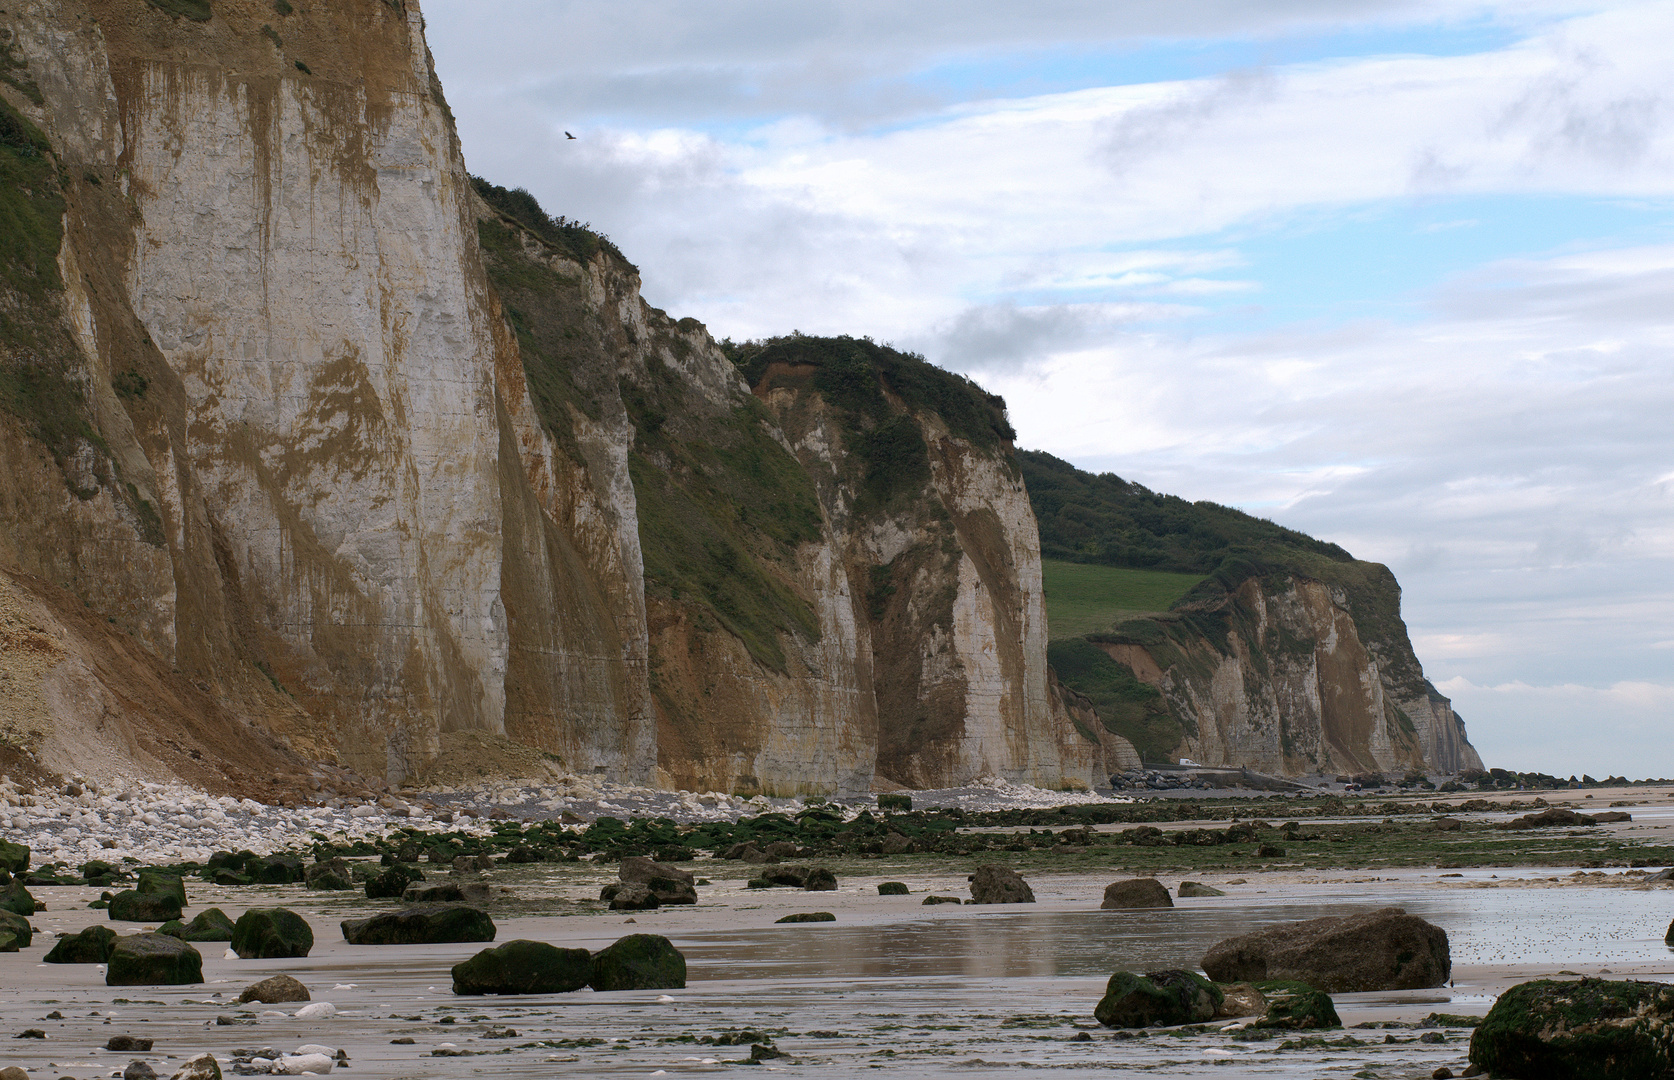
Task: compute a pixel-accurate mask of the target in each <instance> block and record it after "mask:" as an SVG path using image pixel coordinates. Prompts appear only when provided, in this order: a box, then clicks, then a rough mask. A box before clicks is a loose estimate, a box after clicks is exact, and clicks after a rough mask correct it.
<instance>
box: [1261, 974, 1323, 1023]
mask: <svg viewBox="0 0 1674 1080" xmlns="http://www.w3.org/2000/svg"><path fill="white" fill-rule="evenodd" d="M1256 990H1257V991H1259V992H1260V993H1261V995H1262V997H1264V998H1266V999H1267V1008H1266V1009H1265V1010H1264V1011H1263V1012H1262V1014H1261V1019H1260V1020H1257V1021H1256V1022H1255V1025H1254V1026H1255V1027H1258V1028H1278V1029H1280V1030H1283V1031H1318V1030H1321V1029H1324V1028H1334V1027H1342V1026H1343V1022H1342V1020H1341V1019H1339V1018H1338V1016H1337V1006H1336V1004H1335V1003H1333V1002H1332V1000H1331V995H1330V994H1327V993H1326V992H1325V991H1324V990H1320V989H1318V988H1316V987H1312V986H1309V985H1308V984H1307V983H1299V982H1264V983H1260V984H1258V985H1257V986H1256Z"/></svg>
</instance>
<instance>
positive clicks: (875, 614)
mask: <svg viewBox="0 0 1674 1080" xmlns="http://www.w3.org/2000/svg"><path fill="white" fill-rule="evenodd" d="M422 31H423V20H422V17H421V15H420V12H419V8H418V5H417V4H416V3H415V2H414V0H405V2H403V0H332V2H330V3H326V2H318V3H310V4H306V5H303V4H297V5H294V6H293V5H289V4H275V3H273V2H272V0H143V2H142V0H24V2H21V3H18V4H14V5H10V6H8V8H7V9H6V10H5V11H4V12H0V47H3V48H4V50H5V51H4V58H3V62H0V69H3V70H0V97H3V98H4V101H5V104H4V106H3V107H0V170H3V171H4V172H5V174H6V175H5V180H6V181H7V183H6V185H5V190H4V191H3V192H0V200H3V201H4V203H5V205H4V206H0V210H3V211H5V221H6V224H5V225H4V228H3V231H4V232H5V234H6V235H5V236H4V237H3V239H5V240H6V242H7V243H6V247H5V251H4V252H3V253H0V254H3V255H4V266H0V314H3V316H4V327H3V330H4V333H0V352H3V355H0V405H3V406H4V407H3V409H0V526H3V527H0V575H4V581H3V582H0V585H5V586H6V588H7V589H9V590H11V593H8V594H7V595H12V594H14V593H15V595H17V596H19V597H23V598H25V600H26V601H27V603H26V604H25V608H26V609H27V610H39V611H41V612H43V613H44V614H42V615H41V616H40V617H39V618H38V619H36V620H35V622H36V623H42V624H43V626H44V627H45V631H44V633H45V636H41V635H39V634H36V633H35V631H36V630H38V629H42V627H37V626H35V625H34V624H33V623H29V620H27V619H25V620H24V623H25V624H27V625H24V624H20V629H19V630H18V631H17V634H16V635H15V636H16V639H17V640H18V641H29V642H36V641H37V640H38V641H43V642H45V641H49V640H50V641H52V642H57V644H55V645H52V648H50V649H49V648H47V647H46V646H45V645H42V646H41V649H42V650H43V651H41V652H40V655H41V656H52V657H59V659H58V660H56V661H54V662H53V663H47V662H46V661H44V660H42V661H40V662H38V663H37V662H34V661H31V663H29V664H23V663H21V662H19V661H18V655H17V654H16V653H13V654H11V655H9V656H8V657H7V658H6V661H5V663H4V664H0V667H4V668H5V669H6V670H5V671H3V672H0V675H5V674H6V672H10V671H11V669H12V668H16V669H17V670H16V672H15V679H16V680H17V682H16V685H18V686H23V687H25V688H26V689H27V693H26V695H25V696H26V697H28V698H29V699H30V701H29V702H27V703H25V705H22V706H18V707H17V708H15V709H13V710H12V712H9V713H7V714H6V715H7V716H11V717H13V719H15V720H16V723H11V724H10V726H8V727H7V729H6V731H5V739H6V741H7V743H8V745H10V746H12V747H14V748H15V747H22V748H24V749H27V750H30V751H32V752H34V753H36V756H37V757H39V758H40V759H41V760H50V761H51V762H52V763H53V766H52V767H54V768H60V769H82V770H91V769H92V768H93V763H91V762H90V761H89V760H88V759H87V758H86V755H85V754H84V753H83V749H82V745H81V743H80V742H79V741H78V739H77V738H76V737H75V736H74V733H75V732H77V731H82V730H85V729H86V728H87V726H88V724H90V723H93V724H94V725H95V726H100V727H105V726H108V727H109V728H110V729H111V730H112V731H116V732H119V733H120V734H121V738H118V739H117V740H116V742H117V743H122V742H123V740H126V741H127V743H128V744H135V740H136V739H139V738H140V736H141V735H142V734H144V733H146V732H151V731H154V730H157V729H159V727H160V726H163V727H167V726H168V725H170V724H184V719H183V718H184V717H185V716H186V714H188V713H196V714H198V715H199V717H200V718H203V717H207V719H204V720H203V723H209V724H211V725H212V726H215V732H216V733H215V734H214V735H213V737H211V736H210V735H209V734H206V733H202V732H200V736H198V737H195V738H198V741H199V742H200V743H201V746H190V747H189V748H188V749H189V750H192V751H196V752H197V753H198V755H199V756H198V757H196V758H192V760H194V761H199V762H200V763H201V767H202V768H203V769H209V770H212V771H213V770H215V769H218V770H219V771H220V772H219V775H221V776H222V778H223V780H225V781H226V782H229V783H231V782H237V781H238V778H239V777H243V776H246V775H248V774H249V772H250V769H251V767H252V761H249V760H243V759H239V758H238V754H237V753H235V749H236V747H238V746H246V747H248V746H259V747H262V748H263V749H261V751H260V753H259V754H258V755H257V760H258V761H259V760H260V759H261V758H262V757H263V756H265V758H266V759H267V760H268V761H269V762H270V765H271V768H272V769H274V770H280V769H289V768H295V767H298V765H297V763H298V762H301V761H303V760H304V759H323V760H327V761H336V762H340V763H342V764H344V765H346V766H349V767H351V768H353V769H355V770H358V771H359V772H360V773H362V774H365V775H368V776H375V777H383V778H387V779H389V780H391V781H396V780H400V779H403V778H406V777H411V776H415V775H419V774H422V772H423V771H424V769H425V768H426V767H427V766H428V765H429V764H430V763H431V762H433V761H434V760H435V759H436V758H437V756H438V755H439V754H440V753H442V752H444V750H445V748H446V747H447V746H448V745H449V738H450V736H454V735H458V734H461V733H488V734H489V735H493V736H503V737H505V738H508V739H510V740H514V741H516V742H520V743H523V744H527V745H530V746H534V747H537V748H539V749H541V750H544V751H546V752H547V753H549V754H550V755H552V756H553V757H554V758H556V759H557V760H558V761H560V762H561V763H562V764H563V766H564V767H566V768H569V769H572V770H576V771H587V772H593V773H600V774H604V775H607V776H609V777H611V778H614V779H620V780H626V781H634V782H655V783H661V784H667V785H679V786H703V787H726V788H732V789H738V790H746V791H748V790H762V791H776V792H793V791H809V792H814V791H834V790H864V789H866V788H869V787H871V786H872V785H873V784H874V783H883V784H886V785H887V784H888V783H891V782H893V783H901V784H910V785H915V786H925V785H939V784H957V783H962V782H964V781H966V780H969V779H973V778H976V777H979V776H985V775H991V776H998V777H1006V778H1010V779H1016V780H1027V781H1030V782H1034V783H1040V784H1049V785H1081V784H1085V783H1086V782H1088V780H1089V779H1090V778H1091V777H1092V776H1093V775H1094V774H1095V772H1096V771H1097V770H1096V769H1095V768H1094V763H1095V762H1094V759H1095V757H1096V756H1098V755H1099V754H1100V753H1101V751H1100V749H1099V747H1098V746H1097V745H1096V744H1095V743H1094V742H1092V741H1089V740H1088V739H1087V738H1086V737H1083V736H1082V735H1080V734H1078V733H1077V731H1076V729H1075V725H1074V723H1073V722H1072V720H1071V718H1070V716H1069V714H1068V712H1067V711H1066V709H1065V707H1064V705H1063V702H1062V699H1061V697H1060V695H1059V694H1058V693H1057V692H1056V691H1055V690H1054V688H1053V685H1052V683H1051V680H1050V676H1049V672H1048V670H1047V667H1046V659H1045V644H1046V632H1045V617H1044V610H1043V608H1042V606H1041V590H1040V568H1039V545H1038V538H1037V536H1036V533H1035V525H1034V519H1033V517H1032V515H1031V513H1030V510H1029V506H1028V502H1027V498H1026V496H1025V493H1024V491H1023V486H1022V483H1021V481H1020V479H1019V477H1018V475H1017V473H1016V469H1015V466H1014V465H1013V464H1012V463H1011V457H1010V455H1011V450H1010V446H1009V441H1008V440H1009V431H1008V432H1005V433H1004V437H1000V433H999V432H998V431H997V429H993V427H992V424H991V425H990V430H988V431H987V433H986V434H984V433H983V432H981V431H975V429H968V428H966V427H963V426H961V425H962V423H963V421H962V420H961V417H962V416H963V413H962V412H961V411H960V410H962V409H968V408H970V407H972V402H973V401H975V400H976V399H975V398H972V397H971V395H972V394H980V392H977V391H975V390H974V388H971V387H967V386H965V385H964V384H963V383H962V381H961V380H957V379H955V378H954V377H952V376H948V375H946V374H945V373H941V372H936V371H935V370H934V369H932V368H929V367H928V365H924V364H922V362H920V361H912V363H907V361H908V360H911V358H901V357H899V355H898V354H894V355H892V356H887V357H883V362H879V361H878V357H877V356H874V357H873V361H874V362H873V363H872V366H871V367H870V368H869V369H868V371H866V372H861V371H859V369H855V370H851V371H849V374H850V375H851V376H853V377H854V378H855V379H859V380H860V381H859V382H855V383H854V385H852V386H850V387H849V390H851V391H855V392H857V393H862V394H863V396H865V397H866V402H865V403H863V404H864V407H863V408H862V409H861V410H860V411H859V412H857V411H856V409H855V408H854V403H853V402H848V403H847V404H845V403H844V402H843V401H832V400H830V398H831V395H830V394H829V393H826V392H822V391H820V390H819V389H818V388H808V387H799V386H797V385H794V382H795V380H794V379H793V380H790V381H789V382H786V381H783V380H779V379H778V377H777V376H775V377H774V378H770V379H763V380H757V381H755V382H752V381H751V380H747V379H746V378H745V377H744V376H743V374H742V373H741V370H740V365H739V364H738V363H735V361H739V360H741V358H740V357H737V356H731V357H729V356H728V355H726V354H725V353H724V352H723V351H722V349H721V348H720V347H719V346H718V345H717V344H716V343H715V342H714V341H713V340H712V339H711V338H710V337H709V335H708V334H707V332H706V331H705V330H704V329H703V327H701V326H700V325H698V324H696V323H695V322H692V321H691V320H681V321H675V320H673V319H671V318H669V317H668V316H666V315H664V314H663V313H662V312H659V311H657V310H655V309H653V308H651V307H649V305H647V304H646V303H645V302H644V301H643V300H642V299H641V298H640V296H639V291H638V285H639V282H638V276H637V273H636V272H635V271H634V269H633V267H632V266H631V265H629V264H628V263H627V262H626V261H625V260H624V259H622V257H621V256H620V253H618V252H616V251H615V249H614V248H613V247H611V246H610V245H609V243H608V242H607V241H603V240H602V239H601V238H599V237H598V236H596V235H595V234H593V233H591V232H589V231H587V230H585V229H580V228H576V227H574V226H571V225H568V224H566V223H563V222H553V221H552V220H551V219H549V218H547V217H546V216H545V215H544V214H543V213H540V212H539V210H538V208H535V207H532V200H530V201H529V204H528V205H526V204H525V203H524V202H521V201H519V193H515V192H505V191H503V189H497V188H493V187H492V186H491V185H486V184H482V183H473V181H472V180H471V178H470V177H469V175H468V173H467V172H466V169H465V167H464V163H463V161H462V160H461V157H460V153H459V149H458V144H457V139H456V137H455V133H454V131H453V126H452V119H451V116H450V114H449V113H448V110H447V106H446V102H445V100H444V98H443V96H442V93H441V88H440V84H439V83H438V81H437V79H436V76H435V73H434V71H433V69H432V65H431V61H430V57H429V53H428V50H427V49H426V47H425V44H424V38H423V32H422ZM869 355H870V354H869ZM878 355H879V356H882V354H878ZM903 365H905V366H903ZM816 366H818V365H816ZM891 372H897V373H899V372H907V373H909V374H910V375H911V376H912V378H913V379H916V380H919V381H921V382H922V381H923V380H929V383H930V384H933V385H934V386H936V387H939V388H940V390H938V391H937V393H936V394H932V395H931V396H929V397H922V396H921V397H918V398H912V399H911V400H908V399H903V398H902V396H901V392H902V388H903V386H904V385H905V384H901V385H897V383H898V382H899V379H895V380H894V381H892V375H891ZM868 378H869V379H870V382H869V383H867V384H866V385H865V386H861V383H863V382H865V380H866V379H868ZM914 385H917V384H916V383H915V384H914ZM857 387H858V388H859V389H856V388H857ZM948 394H951V395H952V396H946V395H948ZM961 395H963V396H961ZM857 400H858V399H857ZM984 408H986V409H987V411H988V413H989V414H991V415H990V419H993V418H995V417H997V418H998V419H997V423H999V424H1001V425H1003V413H1002V412H1001V411H1000V406H999V405H998V403H997V402H991V403H988V404H987V405H986V406H984ZM880 410H881V411H880ZM973 431H975V434H974V435H973ZM879 432H881V433H882V434H881V435H879V438H878V439H873V435H876V434H878V433H879ZM857 439H858V440H860V442H861V443H864V444H865V447H864V453H860V454H859V456H857V451H856V446H857V442H856V440H857ZM879 447H882V450H880V449H879ZM902 447H905V448H906V449H907V450H909V451H911V454H910V455H909V456H910V457H911V460H905V461H903V462H901V463H894V462H892V461H891V460H890V459H889V458H888V453H889V452H890V451H891V450H892V449H894V450H899V449H901V448H902ZM879 453H883V454H884V456H883V457H878V456H877V455H878V454H879ZM868 455H871V456H868ZM895 464H900V465H901V469H900V470H897V469H895V468H894V465H895ZM897 472H900V474H901V475H900V476H897V475H896V473H897ZM867 485H872V487H873V488H875V489H876V491H873V492H872V494H873V495H875V496H876V497H869V495H868V490H867ZM880 492H881V494H879V493H880ZM869 498H870V501H868V500H869ZM19 603H24V601H23V600H20V601H19ZM71 615H74V616H75V619H76V620H85V619H87V618H92V619H93V620H94V621H95V622H98V621H99V620H102V624H101V625H102V627H103V629H101V630H100V631H99V634H97V635H96V634H93V633H92V631H91V630H89V629H88V628H87V627H85V626H82V624H81V622H75V623H74V626H72V625H71V622H72V621H73V620H70V616H71ZM49 616H50V618H49ZM46 624H51V625H46ZM53 626H61V627H63V628H66V629H62V632H58V631H53V630H52V627H53ZM72 631H73V632H72ZM101 635H103V636H101ZM95 638H97V639H98V640H97V642H95V641H94V639H95ZM77 642H80V643H82V644H80V645H77V644H76V643H77ZM89 642H93V644H89ZM78 648H80V649H83V650H94V651H98V652H99V655H100V656H101V657H103V658H104V660H105V661H108V662H101V663H99V664H84V665H82V667H81V668H79V669H78V671H80V674H78V675H77V678H78V679H80V680H81V682H80V683H79V684H78V685H84V687H85V686H92V689H89V690H88V691H87V692H85V693H80V694H65V693H57V692H52V691H51V687H52V686H54V685H58V683H55V681H54V680H58V681H59V682H62V681H63V680H64V679H66V678H68V676H67V675H66V674H65V672H66V671H68V670H69V669H68V668H66V667H65V664H66V663H68V660H67V659H65V658H66V657H69V656H70V655H71V654H73V653H74V652H75V651H76V650H77V649H78ZM54 649H57V650H59V651H58V652H54V651H53V650H54ZM7 665H10V666H7ZM141 673H143V674H144V675H145V677H146V678H148V679H152V680H154V681H155V680H161V683H163V684H167V687H168V692H167V693H159V694H156V695H152V696H151V697H149V698H148V699H147V700H146V701H145V702H136V701H134V700H133V699H132V696H131V695H125V694H123V693H119V692H118V691H119V689H120V687H121V684H123V683H124V682H125V681H127V680H129V679H131V678H137V677H138V675H139V674H141ZM7 677H9V678H10V677H13V676H12V675H7ZM92 684H97V685H96V686H93V685H92ZM189 729H190V725H187V726H186V727H183V728H181V730H189ZM241 733H242V734H241ZM264 733H270V734H271V736H272V739H274V740H277V742H274V741H264V740H265V739H267V734H264ZM223 736H225V737H223ZM182 745H185V744H182ZM181 752H182V753H187V750H182V751H181ZM108 756H109V755H107V757H108ZM118 756H120V755H118ZM153 757H155V755H153ZM157 760H158V761H159V762H162V763H161V764H159V765H158V766H157V767H158V768H174V767H175V766H171V765H169V764H168V763H167V762H163V761H162V759H161V758H158V759H157ZM106 766H109V767H113V768H114V767H117V766H116V765H114V764H112V763H110V762H109V761H105V760H104V759H101V762H100V767H101V768H103V767H106ZM255 767H256V768H257V769H258V770H259V765H256V766H255ZM180 768H184V766H180ZM176 771H179V769H177V770H176Z"/></svg>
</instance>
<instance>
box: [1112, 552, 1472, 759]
mask: <svg viewBox="0 0 1674 1080" xmlns="http://www.w3.org/2000/svg"><path fill="white" fill-rule="evenodd" d="M1364 565H1368V566H1369V565H1370V564H1364ZM1375 569H1377V570H1382V568H1381V567H1378V568H1375ZM1382 572H1383V574H1385V575H1386V574H1387V571H1382ZM1389 584H1390V585H1393V581H1392V580H1391V581H1390V583H1389ZM1396 595H1397V596H1398V595H1399V594H1398V591H1397V593H1396ZM1362 624H1370V625H1371V626H1372V627H1374V628H1378V629H1383V630H1384V633H1383V634H1382V635H1379V636H1373V637H1371V638H1370V640H1368V637H1367V636H1366V634H1365V627H1364V626H1363V625H1362ZM1394 624H1395V625H1394V627H1385V626H1383V625H1382V623H1381V622H1379V621H1377V620H1374V619H1371V618H1362V619H1361V620H1357V619H1356V618H1355V614H1354V611H1353V603H1352V600H1351V598H1350V596H1349V595H1348V593H1347V592H1346V591H1345V590H1344V589H1342V588H1338V587H1333V586H1331V585H1328V584H1326V583H1324V582H1322V581H1318V580H1314V579H1310V578H1305V577H1300V576H1297V575H1269V576H1265V577H1252V578H1248V579H1246V580H1244V581H1242V582H1241V583H1239V584H1237V585H1236V586H1235V587H1234V588H1233V589H1231V590H1230V591H1228V592H1226V593H1225V594H1224V595H1223V596H1221V597H1218V598H1212V599H1206V600H1200V601H1196V602H1190V603H1186V604H1183V605H1181V606H1180V607H1178V608H1177V609H1176V611H1175V612H1173V613H1171V614H1170V615H1169V616H1167V617H1160V618H1157V619H1150V620H1140V621H1136V622H1132V623H1128V624H1124V626H1123V628H1122V632H1120V633H1117V634H1107V635H1095V636H1093V637H1092V638H1091V639H1090V640H1092V641H1093V642H1094V643H1095V644H1096V645H1097V646H1098V648H1100V649H1101V650H1103V651H1104V652H1105V653H1106V654H1107V655H1108V656H1109V657H1110V658H1111V659H1113V660H1115V661H1116V662H1117V663H1119V664H1121V665H1123V666H1124V667H1125V668H1126V669H1127V670H1128V671H1131V672H1132V674H1133V675H1134V676H1135V677H1137V679H1138V680H1139V681H1140V682H1142V683H1145V684H1146V685H1149V686H1152V687H1155V688H1156V689H1157V690H1158V691H1160V693H1161V695H1162V698H1163V700H1164V701H1165V702H1166V704H1167V707H1168V709H1169V711H1170V712H1171V713H1172V714H1173V716H1174V718H1175V719H1176V720H1177V722H1178V724H1179V738H1178V743H1177V745H1176V746H1175V747H1174V748H1173V750H1172V754H1173V756H1176V757H1189V758H1191V759H1192V760H1194V761H1196V762H1198V763H1199V764H1204V765H1243V766H1248V767H1250V768H1254V769H1257V770H1260V771H1265V772H1271V773H1277V774H1292V775H1295V774H1300V773H1310V772H1319V771H1325V772H1347V773H1360V772H1390V771H1393V772H1397V773H1398V772H1404V771H1406V770H1408V769H1419V770H1424V771H1432V772H1442V773H1457V772H1459V771H1461V770H1463V769H1467V768H1481V767H1482V762H1481V759H1480V758H1479V757H1478V756H1477V754H1476V751H1475V750H1474V749H1473V748H1472V747H1471V746H1470V744H1469V742H1468V741H1467V740H1466V738H1465V731H1464V725H1463V724H1462V723H1461V722H1460V721H1459V720H1458V718H1457V717H1456V716H1455V715H1454V714H1453V711H1452V707H1451V705H1450V704H1449V703H1448V701H1447V699H1446V698H1444V697H1442V696H1441V695H1440V694H1438V693H1436V691H1435V689H1434V688H1433V687H1431V686H1430V684H1429V683H1428V682H1427V681H1425V680H1424V679H1423V676H1422V672H1421V671H1416V660H1411V659H1410V657H1411V647H1410V645H1408V644H1407V642H1406V631H1405V628H1404V627H1403V626H1400V624H1399V619H1398V617H1397V618H1395V620H1394ZM1396 628H1398V639H1397V634H1396V633H1395V630H1396ZM1403 660H1407V661H1408V662H1407V663H1402V661H1403ZM1409 669H1413V670H1409ZM1415 674H1416V678H1414V675H1415Z"/></svg>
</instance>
